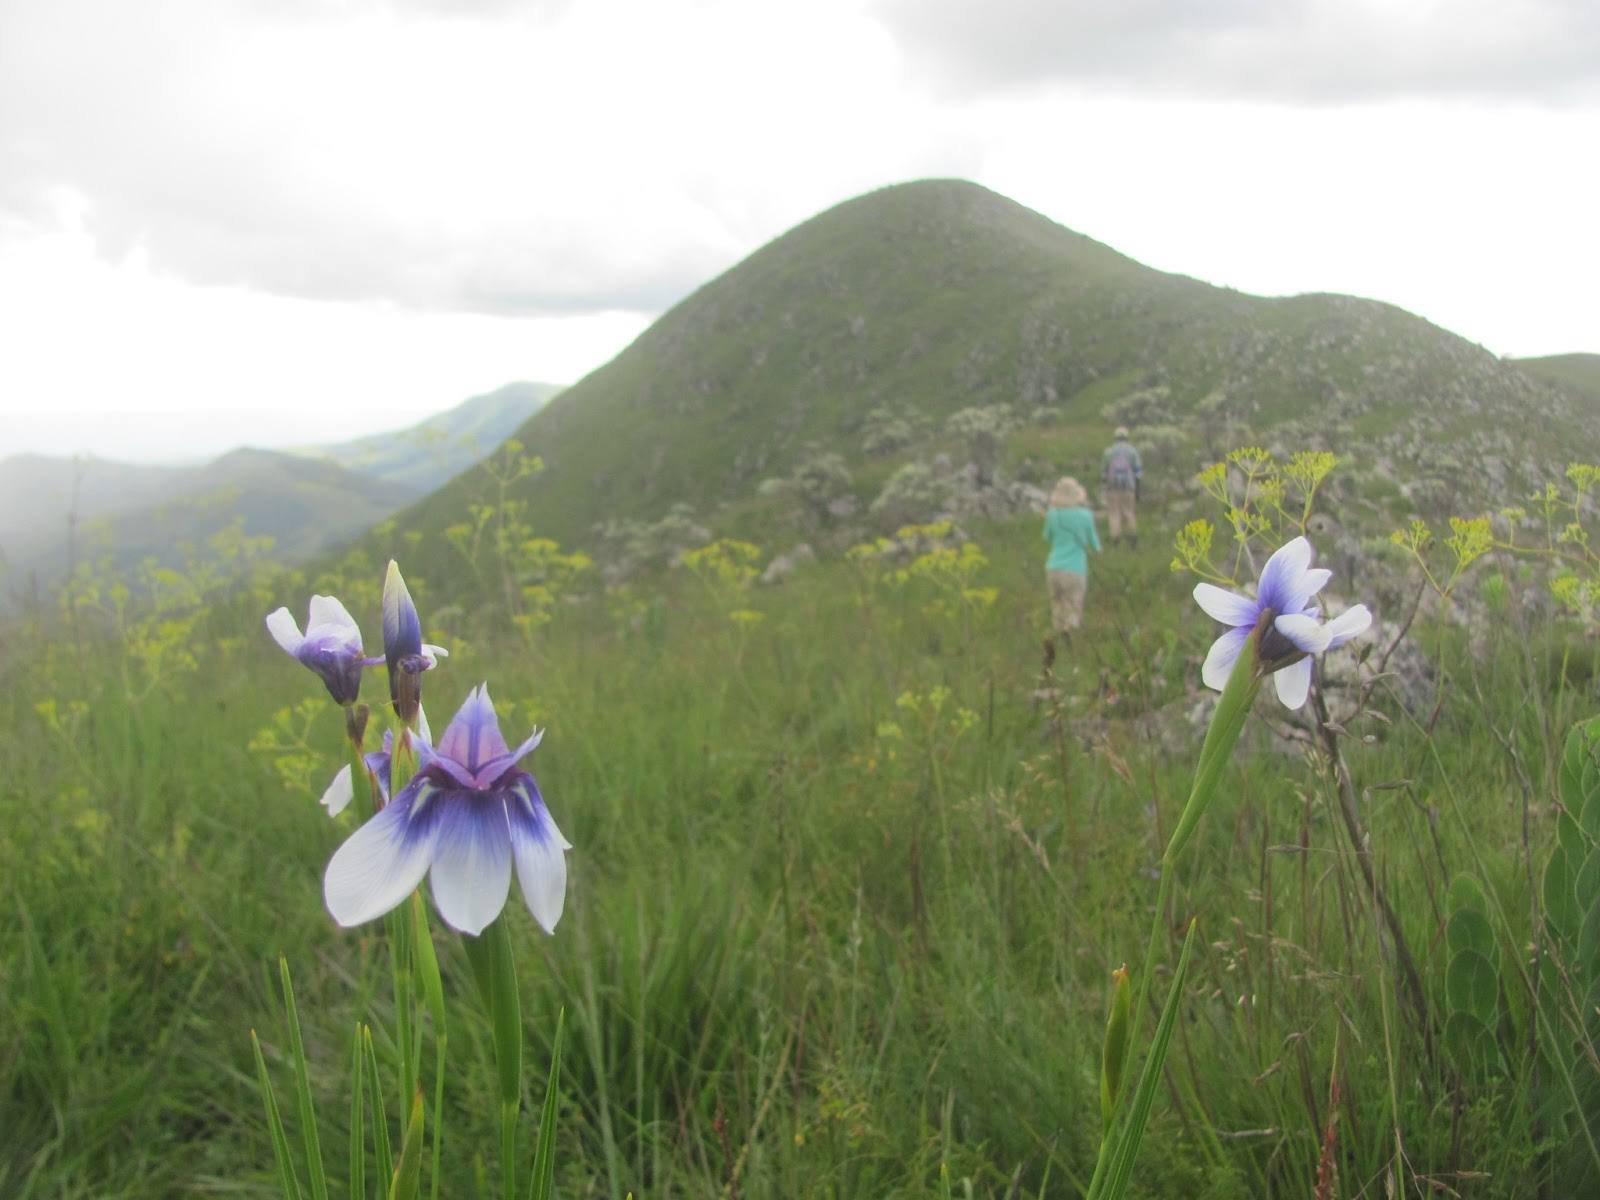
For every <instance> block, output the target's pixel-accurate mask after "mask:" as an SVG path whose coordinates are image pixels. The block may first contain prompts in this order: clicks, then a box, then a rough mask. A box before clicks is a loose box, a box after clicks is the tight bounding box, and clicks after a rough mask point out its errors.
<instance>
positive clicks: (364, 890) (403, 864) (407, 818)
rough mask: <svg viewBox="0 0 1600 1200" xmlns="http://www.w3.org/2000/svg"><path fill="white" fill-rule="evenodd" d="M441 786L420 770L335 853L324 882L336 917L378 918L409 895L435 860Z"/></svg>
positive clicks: (344, 920) (347, 922) (346, 922)
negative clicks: (421, 773) (418, 773)
mask: <svg viewBox="0 0 1600 1200" xmlns="http://www.w3.org/2000/svg"><path fill="white" fill-rule="evenodd" d="M443 794H444V793H443V791H442V789H441V788H440V787H439V785H438V784H437V783H435V782H434V781H433V780H432V779H430V778H427V777H425V776H422V775H418V776H417V777H416V778H415V779H413V780H412V781H411V782H410V783H409V784H407V785H406V787H405V788H404V790H402V791H401V793H400V794H399V795H398V796H396V797H395V799H394V800H393V802H391V803H390V804H387V805H385V806H384V808H383V809H382V811H380V812H379V813H378V815H377V816H375V817H373V818H372V819H371V820H370V821H368V822H367V823H366V824H365V825H363V826H362V827H361V828H360V829H358V830H356V831H355V832H354V833H353V834H351V835H350V837H349V838H348V839H347V840H346V841H345V843H344V845H342V846H340V847H339V849H338V850H336V851H335V852H334V855H333V858H331V859H330V860H329V861H328V869H327V872H326V873H325V874H324V876H323V881H322V897H323V900H324V902H325V903H326V904H327V906H328V911H329V912H330V913H332V914H333V919H334V920H335V921H337V922H339V924H341V925H343V926H345V927H346V928H348V927H349V926H351V925H360V924H362V923H363V922H365V921H371V920H375V919H376V918H378V917H381V916H383V914H384V913H386V912H388V911H389V910H390V909H392V908H394V907H395V906H397V905H398V904H399V903H400V902H401V901H402V900H404V899H405V898H406V897H407V896H409V895H410V894H411V893H412V891H413V890H414V889H415V888H416V886H417V885H418V884H419V883H421V882H422V877H423V876H424V875H426V874H427V873H428V867H429V866H430V865H432V863H433V852H434V847H435V845H436V844H437V842H438V840H439V826H440V821H439V817H440V806H439V804H438V803H437V801H438V799H439V798H440V796H441V795H443Z"/></svg>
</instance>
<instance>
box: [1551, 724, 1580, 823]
mask: <svg viewBox="0 0 1600 1200" xmlns="http://www.w3.org/2000/svg"><path fill="white" fill-rule="evenodd" d="M1587 742H1588V739H1587V737H1586V736H1585V732H1584V726H1583V725H1582V724H1578V725H1574V726H1573V727H1572V728H1571V729H1570V730H1569V731H1568V732H1567V742H1566V745H1565V746H1563V747H1562V748H1561V766H1560V767H1559V769H1558V770H1557V772H1556V782H1557V785H1558V787H1559V789H1560V792H1561V803H1562V805H1563V806H1564V807H1565V808H1566V810H1567V811H1568V812H1569V813H1571V814H1572V815H1573V816H1574V817H1576V816H1577V815H1578V814H1579V813H1581V812H1582V811H1583V801H1584V794H1583V762H1584V759H1585V758H1587V757H1588V752H1587Z"/></svg>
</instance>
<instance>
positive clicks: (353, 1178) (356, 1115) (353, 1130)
mask: <svg viewBox="0 0 1600 1200" xmlns="http://www.w3.org/2000/svg"><path fill="white" fill-rule="evenodd" d="M366 1065H367V1060H366V1057H365V1055H364V1054H363V1053H362V1049H361V1023H360V1022H359V1021H358V1022H356V1036H355V1039H354V1040H353V1041H352V1042H351V1044H350V1195H351V1196H353V1197H358V1198H359V1200H366V1195H367V1148H366V1145H365V1142H366V1130H365V1128H364V1127H363V1126H364V1122H365V1120H366V1093H365V1091H364V1089H365V1087H366V1078H365V1077H366V1069H365V1068H366Z"/></svg>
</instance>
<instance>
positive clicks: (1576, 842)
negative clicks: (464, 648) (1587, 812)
mask: <svg viewBox="0 0 1600 1200" xmlns="http://www.w3.org/2000/svg"><path fill="white" fill-rule="evenodd" d="M1556 841H1557V842H1558V843H1559V844H1560V846H1561V848H1562V849H1563V850H1565V851H1566V853H1567V856H1568V857H1569V858H1570V859H1571V860H1572V862H1573V863H1574V864H1577V863H1581V862H1582V861H1583V859H1584V856H1585V855H1587V854H1588V853H1589V839H1588V838H1587V837H1586V836H1584V832H1583V828H1582V827H1581V826H1580V825H1579V824H1578V814H1577V813H1566V812H1562V813H1558V814H1557V815H1556Z"/></svg>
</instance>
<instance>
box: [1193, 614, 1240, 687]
mask: <svg viewBox="0 0 1600 1200" xmlns="http://www.w3.org/2000/svg"><path fill="white" fill-rule="evenodd" d="M1249 639H1250V630H1248V629H1244V628H1235V629H1230V630H1228V631H1227V632H1226V633H1224V634H1223V635H1222V636H1221V637H1219V638H1218V639H1217V640H1216V641H1214V642H1212V643H1211V650H1210V652H1209V653H1207V655H1206V661H1205V665H1204V666H1202V667H1201V668H1200V678H1201V679H1202V680H1204V681H1205V685H1206V686H1207V687H1208V688H1212V689H1213V690H1215V691H1219V692H1220V691H1221V690H1222V689H1223V688H1225V687H1227V686H1228V676H1229V675H1231V674H1232V673H1233V664H1234V663H1236V662H1237V661H1238V660H1239V655H1240V653H1242V652H1243V650H1244V644H1245V642H1247V641H1248V640H1249Z"/></svg>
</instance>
